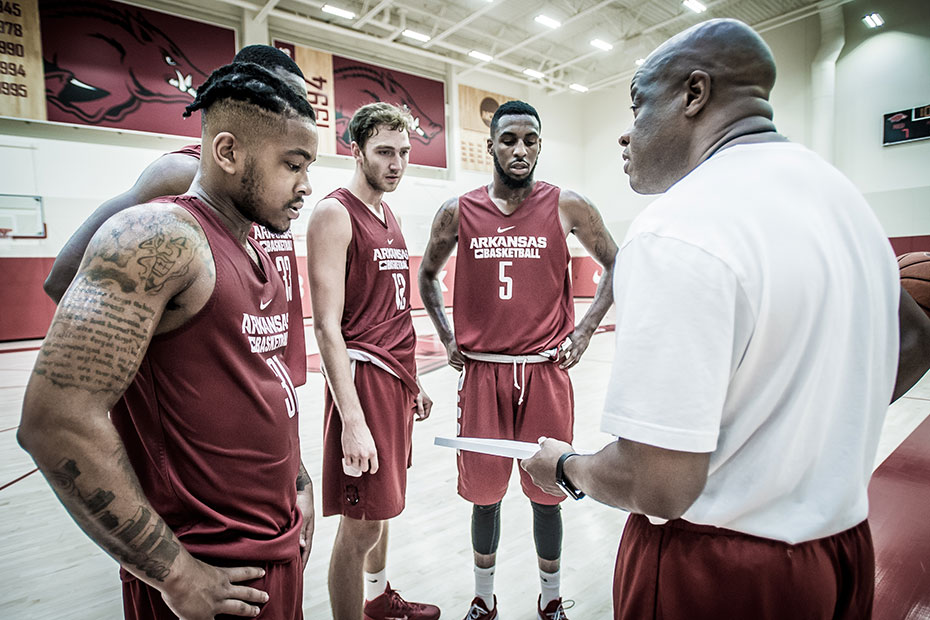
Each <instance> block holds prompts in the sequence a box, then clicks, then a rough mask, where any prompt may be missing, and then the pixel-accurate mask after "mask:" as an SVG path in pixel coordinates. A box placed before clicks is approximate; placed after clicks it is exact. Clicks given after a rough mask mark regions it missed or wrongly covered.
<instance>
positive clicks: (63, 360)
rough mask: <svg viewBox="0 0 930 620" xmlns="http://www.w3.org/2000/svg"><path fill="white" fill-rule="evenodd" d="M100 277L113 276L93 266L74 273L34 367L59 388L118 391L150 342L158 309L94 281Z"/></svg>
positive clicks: (96, 391)
mask: <svg viewBox="0 0 930 620" xmlns="http://www.w3.org/2000/svg"><path fill="white" fill-rule="evenodd" d="M102 271H107V270H102ZM120 273H121V272H120ZM101 279H111V280H112V279H113V278H112V276H111V275H109V274H100V273H97V272H95V271H94V270H89V271H87V272H85V273H84V274H82V275H79V276H78V279H77V280H76V281H75V283H74V285H73V287H72V291H71V293H70V294H69V295H68V296H67V297H65V299H64V302H63V304H62V305H61V306H59V309H58V315H57V316H56V319H55V322H54V323H53V324H52V327H51V329H50V330H49V333H48V336H47V337H46V338H45V342H44V343H43V344H42V350H41V351H40V352H39V357H38V359H37V360H36V366H35V371H34V372H35V373H36V374H37V375H42V376H44V377H45V378H46V379H48V380H49V381H51V382H52V383H54V384H55V385H56V386H58V387H61V388H66V387H72V388H80V389H82V390H86V391H89V392H92V393H98V392H104V393H109V394H112V395H119V394H122V393H123V392H124V391H125V390H126V387H127V386H128V385H129V382H130V381H132V378H133V377H134V376H135V374H136V368H137V365H136V359H137V355H138V351H139V349H140V348H142V347H143V346H145V343H146V342H148V338H149V336H148V334H149V332H150V330H151V325H152V322H153V321H154V320H155V315H156V311H155V309H154V308H152V307H150V306H148V305H146V304H144V303H141V302H139V301H132V300H129V299H125V298H122V297H120V296H118V295H116V294H114V293H112V292H110V291H108V290H107V289H105V288H101V287H98V286H96V281H97V280H101ZM121 288H122V285H121Z"/></svg>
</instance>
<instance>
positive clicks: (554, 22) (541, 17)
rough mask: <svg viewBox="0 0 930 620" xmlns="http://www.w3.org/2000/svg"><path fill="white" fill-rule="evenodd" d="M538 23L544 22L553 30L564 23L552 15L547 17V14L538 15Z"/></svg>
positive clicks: (543, 23)
mask: <svg viewBox="0 0 930 620" xmlns="http://www.w3.org/2000/svg"><path fill="white" fill-rule="evenodd" d="M536 23H537V24H542V25H543V26H546V27H548V28H552V29H553V30H555V29H556V28H558V27H559V26H561V25H562V22H560V21H557V20H554V19H552V18H551V17H547V16H546V15H537V16H536Z"/></svg>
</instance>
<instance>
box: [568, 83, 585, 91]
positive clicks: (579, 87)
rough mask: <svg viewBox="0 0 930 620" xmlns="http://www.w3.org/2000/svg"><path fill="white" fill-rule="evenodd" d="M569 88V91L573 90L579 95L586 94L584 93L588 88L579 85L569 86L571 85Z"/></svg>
mask: <svg viewBox="0 0 930 620" xmlns="http://www.w3.org/2000/svg"><path fill="white" fill-rule="evenodd" d="M569 88H571V89H572V90H574V91H578V92H579V93H586V92H588V87H587V86H582V85H581V84H571V85H569Z"/></svg>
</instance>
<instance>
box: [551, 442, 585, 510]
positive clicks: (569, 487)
mask: <svg viewBox="0 0 930 620" xmlns="http://www.w3.org/2000/svg"><path fill="white" fill-rule="evenodd" d="M573 456H578V453H576V452H566V453H565V454H563V455H562V456H560V457H559V462H558V463H556V465H555V483H556V484H557V485H559V488H560V489H562V490H563V491H565V494H566V495H568V496H569V497H571V498H572V499H581V498H582V497H584V491H582V490H581V489H579V488H578V487H576V486H575V485H574V484H572V483H571V480H569V479H568V478H566V477H565V461H567V460H568V459H570V458H572V457H573Z"/></svg>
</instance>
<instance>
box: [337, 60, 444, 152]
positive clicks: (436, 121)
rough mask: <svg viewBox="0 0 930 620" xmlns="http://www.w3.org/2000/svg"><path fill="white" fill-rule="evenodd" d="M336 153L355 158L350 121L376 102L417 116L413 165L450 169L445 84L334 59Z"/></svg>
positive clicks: (413, 144) (415, 120) (412, 146)
mask: <svg viewBox="0 0 930 620" xmlns="http://www.w3.org/2000/svg"><path fill="white" fill-rule="evenodd" d="M333 87H334V92H335V100H336V101H335V107H336V153H338V154H340V155H351V153H352V151H351V149H350V144H351V142H352V141H351V140H350V139H349V120H350V119H351V118H352V115H353V114H354V113H355V111H356V110H357V109H358V108H360V107H362V106H363V105H365V104H366V103H372V102H374V101H384V102H385V103H392V104H394V105H398V106H405V107H406V108H407V109H408V110H409V111H410V113H411V114H412V115H413V119H414V122H415V128H414V130H413V131H411V132H410V144H411V149H410V163H411V164H421V165H424V166H436V167H438V168H445V167H446V115H445V92H444V91H445V86H444V84H443V83H442V82H438V81H436V80H430V79H428V78H424V77H419V76H416V75H410V74H409V73H403V72H401V71H394V70H391V69H385V68H383V67H376V66H375V65H369V64H367V63H364V62H360V61H358V60H350V59H348V58H341V57H339V56H333Z"/></svg>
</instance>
